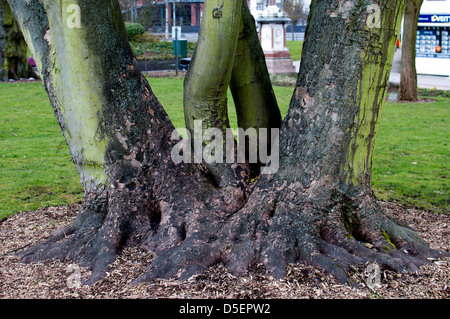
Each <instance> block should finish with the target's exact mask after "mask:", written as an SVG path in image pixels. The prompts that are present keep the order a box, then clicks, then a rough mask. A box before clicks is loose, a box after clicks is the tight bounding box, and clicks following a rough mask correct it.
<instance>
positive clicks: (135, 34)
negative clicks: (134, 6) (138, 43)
mask: <svg viewBox="0 0 450 319" xmlns="http://www.w3.org/2000/svg"><path fill="white" fill-rule="evenodd" d="M125 27H126V29H127V36H128V40H129V41H133V40H136V39H137V38H139V37H140V36H142V34H144V32H145V28H144V26H143V25H142V24H140V23H130V22H125Z"/></svg>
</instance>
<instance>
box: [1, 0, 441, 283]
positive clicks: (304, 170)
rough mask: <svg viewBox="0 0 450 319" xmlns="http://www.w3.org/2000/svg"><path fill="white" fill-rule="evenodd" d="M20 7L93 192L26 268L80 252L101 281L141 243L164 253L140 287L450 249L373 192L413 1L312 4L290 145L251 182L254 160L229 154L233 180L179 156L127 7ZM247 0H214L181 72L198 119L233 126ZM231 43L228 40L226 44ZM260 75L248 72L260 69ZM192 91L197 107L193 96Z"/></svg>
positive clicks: (407, 258) (14, 2)
mask: <svg viewBox="0 0 450 319" xmlns="http://www.w3.org/2000/svg"><path fill="white" fill-rule="evenodd" d="M9 2H10V4H11V7H12V8H13V11H14V12H15V15H16V18H17V20H18V21H19V22H20V24H21V27H22V30H23V31H24V34H25V37H26V39H27V41H28V43H30V47H31V48H32V51H33V54H34V55H35V57H37V62H38V66H39V68H40V70H41V73H42V74H43V79H44V85H45V88H46V90H47V92H48V95H49V97H50V101H51V104H52V106H53V108H54V111H55V114H56V117H57V119H58V122H59V124H60V126H61V129H62V131H63V133H64V135H65V138H66V141H67V144H68V146H69V149H70V151H71V155H72V159H73V161H74V164H75V165H76V167H77V169H78V172H79V174H80V177H81V182H82V184H83V187H84V189H85V198H84V203H83V210H82V212H81V213H80V214H79V215H78V217H77V219H76V220H75V222H74V223H73V224H72V225H71V226H69V227H68V228H66V229H63V230H61V231H59V233H58V234H56V235H55V236H54V237H51V238H49V239H48V240H47V241H45V242H44V243H42V244H40V245H37V246H35V247H33V248H30V249H27V250H25V251H23V252H21V253H20V256H21V257H22V259H23V260H24V261H25V262H32V261H38V260H42V259H46V258H53V257H57V258H70V259H72V260H74V261H77V262H79V263H80V264H81V265H85V266H89V267H90V268H91V269H93V275H92V277H91V278H90V279H89V280H88V283H93V282H95V281H97V280H99V279H100V278H102V276H103V275H104V272H105V270H106V269H107V266H108V264H110V263H111V262H112V261H113V260H114V258H115V256H116V254H117V253H119V252H120V250H121V249H122V248H123V247H127V246H136V245H138V246H141V247H144V248H146V249H148V250H149V251H152V252H155V254H156V256H157V257H156V258H155V259H154V261H153V262H152V264H151V265H150V266H149V268H148V269H147V271H146V273H145V274H144V275H143V276H141V277H139V278H138V279H136V281H135V283H138V282H142V281H148V280H152V279H155V278H159V277H164V278H168V277H176V278H181V279H185V278H188V277H190V276H191V275H193V274H196V273H198V272H200V271H202V270H203V269H205V268H207V267H209V266H211V265H213V264H215V263H218V262H223V263H224V264H225V265H226V266H227V267H228V269H229V270H230V271H232V272H233V273H235V274H241V273H243V272H245V271H246V270H247V268H248V266H249V265H251V264H253V263H263V264H264V265H265V266H266V268H267V270H268V271H269V272H270V273H272V274H273V275H274V276H276V277H282V276H284V274H285V271H286V265H287V264H288V263H290V262H306V263H309V264H311V265H315V266H318V267H320V268H322V269H324V270H326V271H328V272H330V273H332V274H334V275H336V277H337V278H338V279H339V280H341V281H346V280H347V277H346V275H345V270H346V269H347V268H348V267H349V266H350V265H353V264H356V263H359V262H366V261H376V262H379V263H380V264H382V265H385V266H388V267H391V268H394V269H396V270H399V271H403V270H417V267H418V266H419V265H421V264H423V263H425V262H426V259H425V257H428V256H439V255H443V254H444V253H443V252H436V251H433V250H431V249H429V248H428V246H427V245H426V243H425V242H424V241H423V240H422V239H421V238H419V237H418V236H417V235H416V234H415V233H414V232H413V231H412V230H410V229H408V228H406V227H403V226H400V225H398V224H397V223H396V222H395V221H392V220H390V219H389V218H388V217H387V216H385V214H384V213H383V211H382V210H381V208H380V207H379V206H378V205H377V202H376V199H375V197H374V195H373V192H372V191H371V189H370V174H371V164H372V154H373V147H374V142H375V137H376V133H377V129H378V123H379V116H380V114H381V109H382V105H383V100H384V97H385V92H386V87H387V81H388V78H389V73H390V68H391V65H392V59H393V53H394V50H395V40H396V38H397V35H398V30H399V27H400V22H401V17H402V14H403V10H404V4H405V1H404V0H399V1H382V2H381V3H379V2H377V3H379V4H375V3H374V2H372V1H366V2H364V3H361V1H355V2H352V1H346V2H345V3H343V2H342V1H338V0H328V1H314V2H312V6H311V13H310V14H311V16H310V19H309V25H308V29H307V37H306V41H305V44H304V51H303V61H302V66H301V70H300V73H299V78H298V81H297V85H296V89H295V92H294V95H293V98H292V102H291V105H290V108H289V111H288V114H287V116H286V118H285V119H284V121H283V122H282V125H281V132H280V143H279V145H277V144H274V145H272V147H273V149H274V150H275V151H276V150H278V148H279V154H280V167H279V171H278V172H276V173H275V172H273V174H271V175H261V176H260V177H259V178H258V179H257V181H256V183H251V182H249V180H248V178H243V177H242V176H245V174H244V173H242V170H239V169H238V167H244V168H245V166H241V165H237V164H236V163H234V164H232V165H230V167H231V168H232V169H233V170H234V173H233V174H235V176H234V178H235V179H236V180H237V181H238V182H233V181H231V182H230V183H228V184H226V185H225V186H224V185H221V184H220V183H217V180H216V179H215V177H221V175H218V176H211V172H205V170H204V169H203V168H202V165H201V164H202V163H199V164H198V165H197V164H195V163H194V164H189V163H184V162H175V161H173V149H174V147H175V146H176V145H177V144H176V141H174V140H172V139H171V136H173V134H172V132H173V130H174V127H173V125H172V123H171V122H170V120H169V118H168V116H167V114H166V113H165V111H164V109H163V108H162V106H161V104H160V103H159V102H158V100H157V99H156V97H155V96H154V95H153V93H152V91H151V88H150V86H149V84H148V82H147V81H146V79H145V78H144V77H143V75H142V74H141V73H140V72H139V70H138V69H137V62H136V59H135V57H134V56H133V54H132V51H131V49H130V47H129V45H128V42H127V38H126V33H125V28H124V25H123V22H122V18H121V11H120V7H119V5H118V2H117V1H114V0H110V1H106V2H105V1H104V0H102V1H100V0H97V1H89V2H86V1H82V0H79V1H74V2H73V3H74V4H76V5H78V6H79V8H80V12H81V13H82V15H81V17H82V18H81V22H82V23H81V24H80V27H79V28H77V27H75V28H73V27H70V24H67V23H66V21H67V18H70V16H68V15H69V13H68V10H67V9H68V8H67V5H68V4H66V3H64V2H62V1H60V2H58V1H53V0H44V1H43V3H42V2H41V0H29V1H28V2H27V4H25V3H24V2H23V1H19V0H9ZM105 7H106V8H108V10H104V9H105ZM241 8H242V2H241V1H229V2H228V1H227V2H226V4H225V3H224V4H223V6H218V7H217V6H214V5H212V2H205V11H204V18H205V20H204V21H208V19H211V20H210V21H213V23H215V24H216V26H215V27H216V28H215V29H214V28H213V30H214V32H212V33H209V32H205V31H204V28H202V34H201V39H200V41H199V43H198V48H197V51H196V56H195V58H194V60H193V65H192V66H193V69H192V71H190V75H188V77H187V79H186V84H185V85H186V93H185V110H186V119H187V124H188V128H189V123H190V122H189V121H190V120H191V119H196V118H198V119H200V120H204V121H206V123H207V124H208V125H217V126H216V127H217V128H218V129H221V130H223V129H226V127H227V118H226V116H225V111H224V109H223V101H224V93H223V92H224V91H226V87H227V85H228V83H229V81H230V80H231V79H232V78H233V74H234V78H233V82H234V83H235V84H236V85H237V87H239V85H238V83H240V82H239V81H240V80H241V79H242V78H241V76H237V75H238V74H239V70H236V69H234V70H233V66H236V65H239V64H235V63H236V62H235V58H234V57H235V55H236V48H237V47H239V44H238V42H240V41H244V42H241V45H242V47H243V48H245V46H246V45H250V42H251V41H250V40H248V42H245V41H246V40H245V39H246V37H241V40H239V38H238V36H239V32H238V31H239V28H240V26H241V23H240V20H241V19H242V17H239V13H240V12H242V11H241ZM69 11H70V10H69ZM244 15H245V14H244ZM208 16H209V18H208ZM205 23H209V22H205ZM228 24H233V25H228ZM234 24H236V25H234ZM222 32H223V34H224V37H222ZM252 32H254V31H252ZM217 35H219V36H217ZM202 37H205V38H202ZM216 37H217V38H216ZM250 38H251V37H250ZM224 39H227V41H229V42H225V43H217V41H218V40H219V42H220V41H222V42H223V41H224ZM205 46H208V47H209V46H210V51H209V54H210V56H208V54H207V53H208V47H205ZM217 46H218V47H219V48H220V49H218V47H217ZM242 52H246V51H245V50H242ZM213 54H214V55H215V54H220V56H221V57H222V58H223V59H224V60H220V61H218V62H217V65H216V66H215V67H217V68H219V70H216V69H209V68H207V67H204V66H202V65H199V64H200V63H201V62H202V60H201V59H202V58H205V59H206V60H205V61H209V62H210V61H211V55H213ZM247 54H250V53H248V51H247V53H243V55H242V56H241V58H239V59H237V60H239V61H245V59H248V58H249V57H248V56H246V55H247ZM214 55H213V56H214ZM66 61H70V63H67V62H66ZM222 63H224V64H225V65H222ZM239 63H242V62H239ZM202 64H203V63H202ZM262 69H264V68H263V67H262ZM257 70H261V68H259V67H257V66H253V67H250V68H248V71H249V72H250V74H252V72H255V73H256V71H257ZM197 72H198V73H197ZM208 72H212V73H214V74H215V76H217V77H216V78H212V82H210V81H204V80H202V79H205V78H202V77H204V76H205V74H207V73H208ZM263 73H264V74H265V71H263ZM261 74H262V73H261ZM252 76H253V75H252ZM267 76H268V75H267ZM207 78H208V79H210V78H209V77H207ZM248 78H251V76H249V77H248ZM248 78H246V79H248ZM244 82H245V81H244ZM251 82H252V81H250V83H251ZM261 83H267V79H263V80H261ZM263 87H264V86H263ZM240 90H241V89H240V88H238V89H236V87H235V90H234V92H235V96H238V97H240V96H244V97H246V94H248V93H245V94H244V93H242V92H241V93H239V92H240ZM259 90H260V89H259ZM266 90H268V88H267V87H264V89H263V90H262V91H264V92H265V93H268V92H267V91H266ZM244 91H245V90H244ZM197 92H199V93H198V94H199V95H196V94H197ZM247 92H248V91H247ZM269 93H270V92H269ZM269 93H268V95H269V96H270V95H271V94H269ZM208 94H212V96H208ZM199 96H200V98H202V97H205V96H206V100H205V103H206V105H207V107H206V108H205V109H204V111H205V112H204V114H205V115H203V113H202V114H198V113H196V110H197V109H196V108H198V107H203V106H202V105H196V104H195V103H197V102H196V101H198V99H199ZM190 98H191V99H192V101H194V103H193V104H192V106H189V104H186V99H190ZM240 101H242V100H240ZM188 102H189V101H188ZM211 102H214V103H215V104H214V103H211ZM244 103H245V104H244ZM247 103H249V102H242V103H240V107H242V108H244V109H243V113H246V109H245V108H247V107H249V108H253V107H255V105H253V103H250V105H249V106H247ZM268 105H272V106H269V109H272V110H273V104H270V103H269V104H268ZM256 107H259V106H256ZM217 114H220V116H217ZM241 118H242V119H243V121H244V123H247V122H246V121H247V120H246V117H245V116H243V117H241ZM220 120H221V121H220ZM264 121H265V123H266V124H264V125H270V124H267V123H270V121H268V122H267V118H265V119H264ZM275 122H276V121H275ZM249 125H254V124H253V123H252V124H249ZM242 174H243V175H242ZM239 175H240V176H239ZM230 176H232V175H230ZM230 178H231V177H230ZM363 242H369V243H371V244H373V245H374V246H375V248H376V249H374V250H372V249H369V248H366V247H365V246H364V245H363ZM405 252H406V253H405Z"/></svg>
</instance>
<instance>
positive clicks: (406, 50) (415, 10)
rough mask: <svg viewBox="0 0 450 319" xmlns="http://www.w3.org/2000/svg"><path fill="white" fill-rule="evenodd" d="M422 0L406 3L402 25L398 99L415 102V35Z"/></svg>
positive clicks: (410, 0)
mask: <svg viewBox="0 0 450 319" xmlns="http://www.w3.org/2000/svg"><path fill="white" fill-rule="evenodd" d="M422 3H423V0H409V1H407V5H406V10H405V19H404V25H403V30H404V31H403V41H402V71H401V75H400V91H399V99H400V100H403V101H417V72H416V36H417V35H416V33H417V23H418V22H419V15H420V8H421V7H422Z"/></svg>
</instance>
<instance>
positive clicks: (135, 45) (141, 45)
mask: <svg viewBox="0 0 450 319" xmlns="http://www.w3.org/2000/svg"><path fill="white" fill-rule="evenodd" d="M130 45H131V48H132V49H133V52H134V54H135V55H136V57H137V59H138V60H146V59H147V60H168V59H175V55H174V54H173V43H172V42H169V41H162V40H161V39H160V38H158V37H156V36H153V35H151V34H149V33H144V34H143V35H142V36H141V38H140V39H138V40H134V41H130ZM195 46H196V42H188V43H187V54H188V57H192V55H193V53H194V51H195Z"/></svg>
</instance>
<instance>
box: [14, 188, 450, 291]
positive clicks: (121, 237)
mask: <svg viewBox="0 0 450 319" xmlns="http://www.w3.org/2000/svg"><path fill="white" fill-rule="evenodd" d="M261 184H264V183H261ZM266 184H267V183H266ZM266 186H267V185H266ZM222 192H223V191H222ZM217 194H218V193H214V194H208V195H209V196H210V197H209V198H210V199H212V198H213V197H214V196H216V197H217ZM124 196H125V195H124V194H122V202H127V203H129V202H128V201H127V200H125V201H124V200H123V198H124ZM107 197H108V198H103V203H102V204H99V205H98V207H97V208H96V209H97V211H96V212H95V211H94V210H92V207H91V208H89V207H87V206H86V207H85V210H84V211H83V212H82V213H81V214H80V215H79V216H78V218H77V219H76V221H75V222H74V224H73V225H72V226H70V227H68V228H65V229H62V230H60V231H59V232H58V233H57V234H56V235H55V236H54V237H52V238H50V239H48V240H47V241H45V242H44V243H42V244H40V245H37V246H35V247H33V248H30V249H28V250H25V251H24V252H21V253H20V256H21V257H22V259H23V261H24V262H36V261H38V260H43V259H48V258H55V257H56V258H69V259H72V260H74V261H76V262H78V263H80V265H82V266H88V267H90V268H91V269H92V270H93V274H92V276H91V278H89V280H88V281H87V282H86V284H92V283H95V282H96V281H98V280H100V279H101V278H102V277H103V276H104V274H105V270H106V269H107V267H108V265H109V264H110V263H112V262H113V261H114V259H115V256H116V254H118V253H119V252H120V249H121V248H123V247H125V246H134V245H139V246H143V247H145V248H146V249H148V250H150V251H152V252H155V253H156V258H155V259H154V261H153V262H152V263H151V265H150V266H149V267H148V269H147V271H146V273H145V274H144V275H143V276H141V277H139V278H137V279H136V280H135V281H134V284H137V283H140V282H146V281H152V280H154V279H157V278H178V279H187V278H189V277H191V276H192V275H195V274H198V273H199V272H201V271H203V270H205V269H207V268H208V267H210V266H212V265H214V264H217V263H220V262H223V263H224V265H225V266H226V267H227V268H228V269H229V270H230V271H231V272H232V273H233V274H235V275H242V274H244V273H245V272H246V271H247V269H248V267H249V266H251V265H253V264H257V263H262V264H263V265H264V266H265V268H266V269H267V271H268V272H269V273H270V274H272V275H273V276H274V277H275V278H283V277H284V276H285V275H286V269H287V266H288V264H289V263H296V262H303V263H305V264H308V265H311V266H315V267H318V268H320V269H322V270H324V271H325V272H327V273H330V274H332V275H334V276H335V277H336V278H337V280H339V281H341V282H348V278H349V277H348V276H347V274H346V272H347V271H348V270H350V269H351V266H353V265H357V264H360V263H366V262H370V263H378V264H379V265H380V266H381V267H386V268H389V269H393V270H395V271H398V272H417V271H418V270H419V267H420V266H422V265H424V264H427V263H429V262H428V260H427V258H429V257H432V258H438V257H443V256H450V254H449V253H448V252H443V251H437V250H433V249H430V248H429V247H428V245H427V244H426V243H425V242H424V241H423V239H421V238H420V237H419V236H418V235H417V234H416V233H415V232H414V231H413V230H411V229H409V228H408V227H406V226H402V225H400V224H398V223H397V222H395V221H393V220H391V219H390V218H388V217H387V216H386V215H385V214H384V213H383V211H382V209H381V208H380V207H379V206H378V205H377V203H376V201H375V199H374V198H373V197H372V196H370V195H368V196H365V197H364V198H363V199H362V200H361V199H358V200H354V201H353V202H351V203H349V202H348V201H347V202H345V204H344V203H343V202H337V203H335V205H334V206H332V207H331V208H330V207H329V206H328V207H319V206H317V205H314V204H312V203H311V202H310V201H309V200H308V194H307V192H304V193H302V194H299V193H296V192H295V185H290V186H285V185H283V186H280V187H276V186H275V185H273V184H272V185H270V187H262V186H258V187H257V188H256V189H255V191H254V192H253V193H252V194H251V196H250V197H249V198H248V200H247V202H246V204H245V206H243V207H242V208H240V209H236V208H234V209H236V210H235V211H234V212H230V211H225V210H224V209H223V207H222V209H217V208H218V207H217V206H216V207H213V206H214V204H212V206H208V204H207V203H208V202H212V203H214V201H208V200H206V201H202V200H196V199H194V198H191V200H190V201H187V202H186V201H185V202H184V204H182V203H179V202H177V201H179V198H172V199H174V200H175V199H176V200H177V201H174V202H164V201H159V202H157V203H155V202H150V203H151V205H143V207H141V208H140V209H135V210H134V211H129V213H128V214H123V210H124V209H127V208H126V207H123V205H120V204H119V203H117V201H118V200H117V199H118V198H119V197H118V196H114V197H112V196H107ZM125 197H126V196H125ZM131 198H132V197H129V198H128V199H131ZM218 200H219V198H218ZM220 200H223V198H220ZM97 202H98V203H100V202H99V201H98V200H97ZM188 202H189V203H190V204H189V205H186V203H188ZM105 205H106V206H107V207H108V214H106V215H104V214H103V215H102V214H101V213H99V212H101V211H104V206H105ZM133 207H136V206H133ZM349 207H353V210H352V211H350V210H349ZM119 212H121V213H119Z"/></svg>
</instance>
